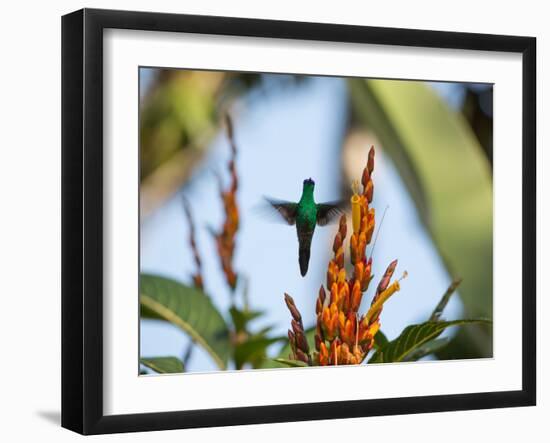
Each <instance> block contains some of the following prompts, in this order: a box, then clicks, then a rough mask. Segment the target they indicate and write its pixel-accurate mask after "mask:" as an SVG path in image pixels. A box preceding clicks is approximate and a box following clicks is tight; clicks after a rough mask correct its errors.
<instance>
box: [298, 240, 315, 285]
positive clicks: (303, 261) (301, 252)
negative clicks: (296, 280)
mask: <svg viewBox="0 0 550 443" xmlns="http://www.w3.org/2000/svg"><path fill="white" fill-rule="evenodd" d="M311 237H312V236H311V235H304V236H298V244H299V247H298V262H299V263H300V274H301V275H302V277H305V275H306V274H307V269H308V267H309V255H310V251H311Z"/></svg>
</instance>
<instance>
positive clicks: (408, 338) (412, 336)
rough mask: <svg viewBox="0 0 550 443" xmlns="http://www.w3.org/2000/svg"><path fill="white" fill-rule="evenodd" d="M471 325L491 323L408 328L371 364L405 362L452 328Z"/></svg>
mask: <svg viewBox="0 0 550 443" xmlns="http://www.w3.org/2000/svg"><path fill="white" fill-rule="evenodd" d="M469 323H490V321H489V320H485V319H473V320H453V321H439V322H431V321H427V322H425V323H421V324H418V325H411V326H407V327H406V328H405V329H404V330H403V332H401V334H400V335H399V337H397V338H396V339H395V340H392V341H390V342H389V343H388V344H387V345H385V346H384V347H382V348H381V349H379V350H377V351H376V352H375V354H374V355H373V356H372V357H371V359H370V360H369V363H391V362H400V361H404V360H405V358H406V357H407V356H408V355H409V354H411V353H412V352H414V351H416V350H417V349H419V348H420V347H421V346H423V345H425V344H426V343H428V342H429V341H431V340H434V339H435V338H437V337H438V336H439V335H440V334H441V333H442V332H443V331H444V330H445V329H447V328H448V327H450V326H459V325H464V324H469Z"/></svg>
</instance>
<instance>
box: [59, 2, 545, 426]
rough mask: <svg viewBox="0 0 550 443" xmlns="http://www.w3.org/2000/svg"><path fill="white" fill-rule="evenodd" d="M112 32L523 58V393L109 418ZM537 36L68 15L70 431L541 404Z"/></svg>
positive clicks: (65, 173)
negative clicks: (108, 38) (107, 116)
mask: <svg viewBox="0 0 550 443" xmlns="http://www.w3.org/2000/svg"><path fill="white" fill-rule="evenodd" d="M108 28H117V29H132V30H147V31H171V32H186V33H199V34H217V35H227V36H250V37H270V38H281V39H301V40H317V41H333V42H352V43H370V44H378V45H398V46H416V47H425V48H455V49H470V50H482V51H500V52H511V53H520V54H522V63H523V98H522V101H523V102H522V107H523V109H522V115H523V117H522V128H523V146H522V156H523V164H522V174H523V178H522V182H523V189H522V194H523V207H522V220H523V232H522V239H523V251H522V252H523V257H522V271H523V282H522V288H523V292H522V314H521V315H522V331H521V332H522V346H523V347H522V389H521V390H517V391H507V392H479V393H473V394H458V395H436V396H421V397H405V398H392V399H374V400H359V401H338V402H325V403H308V404H285V405H266V406H261V407H238V408H228V409H208V410H197V411H178V412H161V413H143V414H132V415H115V416H113V415H110V416H106V415H104V413H103V409H102V405H103V375H102V372H103V336H102V325H103V318H102V315H103V300H102V291H103V197H102V196H103V166H102V165H103V148H102V139H103V95H102V94H103V87H102V85H103V78H102V77H103V38H102V36H103V31H104V30H105V29H108ZM535 66H536V39H535V38H533V37H516V36H504V35H485V34H471V33H456V32H441V31H424V30H413V29H391V28H378V27H363V26H348V25H336V24H319V23H300V22H288V21H273V20H256V19H243V18H230V17H210V16H193V15H177V14H163V13H149V12H128V11H110V10H96V9H83V10H80V11H76V12H73V13H71V14H68V15H65V16H64V17H63V18H62V426H63V427H65V428H68V429H71V430H73V431H76V432H79V433H82V434H102V433H114V432H131V431H151V430H161V429H177V428H193V427H211V426H228V425H240V424H255V423H273V422H284V421H300V420H317V419H330V418H347V417H361V416H379V415H392V414H412V413H423V412H436V411H457V410H466V409H486V408H501V407H513V406H529V405H535V403H536V337H535V331H536V324H535V322H536V315H535V309H536V306H535V300H536V275H535V274H536V266H535V260H536V118H535V116H536V90H535V85H536V69H535Z"/></svg>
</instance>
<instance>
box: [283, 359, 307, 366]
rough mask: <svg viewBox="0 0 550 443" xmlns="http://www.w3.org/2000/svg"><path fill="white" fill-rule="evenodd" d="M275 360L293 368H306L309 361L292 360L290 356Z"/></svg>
mask: <svg viewBox="0 0 550 443" xmlns="http://www.w3.org/2000/svg"><path fill="white" fill-rule="evenodd" d="M275 361H276V362H277V363H281V364H283V365H285V366H290V367H291V368H306V367H307V366H308V364H307V363H304V362H303V361H301V360H290V359H288V358H276V359H275Z"/></svg>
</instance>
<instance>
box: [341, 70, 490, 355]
mask: <svg viewBox="0 0 550 443" xmlns="http://www.w3.org/2000/svg"><path fill="white" fill-rule="evenodd" d="M348 85H349V88H350V97H351V100H352V104H353V107H354V111H355V114H356V115H355V117H356V118H357V119H358V120H359V121H362V122H363V123H364V124H365V125H366V126H368V127H369V128H371V129H372V131H373V132H375V133H376V135H377V137H378V139H379V140H380V142H381V144H382V148H383V149H384V152H385V153H387V154H388V155H389V156H390V157H391V158H392V160H393V163H394V164H395V166H396V168H397V170H398V172H399V173H400V175H401V178H402V179H403V182H404V183H405V185H406V187H407V188H408V190H409V193H410V195H411V197H412V199H413V200H414V202H415V204H416V207H417V209H418V213H419V216H420V219H421V220H422V221H423V223H424V225H425V226H426V228H427V230H428V232H429V233H430V235H431V237H432V239H433V241H434V244H435V245H436V247H437V249H438V251H439V254H440V256H441V257H442V259H443V261H444V263H445V265H446V267H447V270H448V271H449V273H450V274H451V275H460V276H461V277H462V278H463V283H462V285H461V287H460V296H461V298H462V300H463V302H464V306H465V310H466V315H467V316H469V317H487V316H490V315H491V312H492V294H493V282H492V274H493V273H492V268H493V258H492V257H493V255H492V254H493V199H492V196H493V186H492V177H491V166H490V164H489V162H488V160H487V157H486V155H485V153H484V152H483V149H482V148H481V146H480V144H479V142H478V140H477V139H476V136H475V134H474V133H473V131H472V129H471V128H470V126H469V125H468V123H467V121H466V120H465V118H464V117H463V115H462V114H460V113H458V112H455V111H453V110H452V109H450V108H449V107H448V106H447V105H446V104H445V103H444V102H443V100H442V99H441V98H440V97H439V96H438V95H437V94H436V93H435V92H434V91H433V90H432V89H431V88H429V87H428V86H427V85H426V84H425V83H424V82H415V81H388V80H374V79H372V80H365V79H351V80H349V83H348ZM375 173H376V172H375ZM491 343H492V339H491V336H490V335H478V336H477V337H476V339H475V340H472V341H471V344H470V347H471V348H472V349H474V348H475V349H477V354H478V355H479V356H487V355H490V352H491V351H490V348H491V346H490V345H491Z"/></svg>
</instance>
